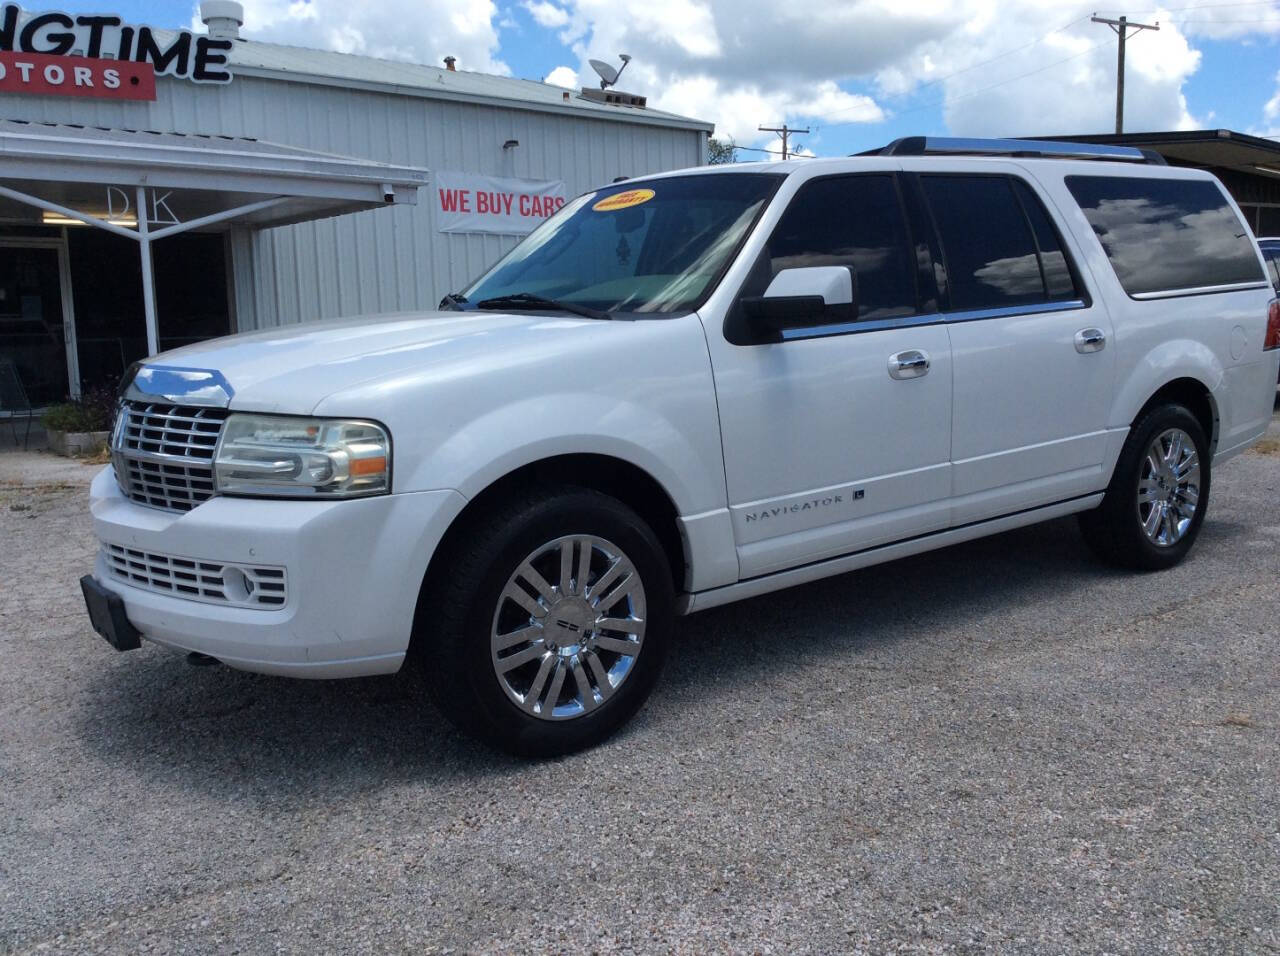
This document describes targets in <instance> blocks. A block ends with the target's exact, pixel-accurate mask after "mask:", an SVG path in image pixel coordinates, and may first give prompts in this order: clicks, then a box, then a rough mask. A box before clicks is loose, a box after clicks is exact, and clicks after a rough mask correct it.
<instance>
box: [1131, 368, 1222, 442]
mask: <svg viewBox="0 0 1280 956" xmlns="http://www.w3.org/2000/svg"><path fill="white" fill-rule="evenodd" d="M1164 402H1177V403H1178V404H1180V405H1185V406H1186V407H1187V408H1188V409H1189V410H1190V411H1191V414H1193V415H1195V417H1196V419H1197V420H1198V421H1199V422H1200V427H1201V428H1203V429H1204V433H1205V435H1207V436H1208V438H1209V449H1210V453H1212V452H1213V450H1215V449H1216V448H1217V447H1218V409H1217V406H1215V405H1214V402H1213V397H1212V396H1211V395H1210V394H1209V389H1208V388H1206V387H1205V385H1204V383H1202V382H1200V381H1197V380H1196V379H1194V378H1178V379H1174V380H1173V381H1172V382H1169V383H1168V384H1167V385H1164V386H1163V387H1161V388H1160V390H1159V391H1158V392H1156V393H1155V394H1154V395H1152V396H1151V398H1149V399H1148V400H1147V404H1145V405H1143V406H1142V411H1140V412H1138V414H1137V416H1135V418H1134V421H1137V420H1138V419H1139V418H1141V417H1142V414H1143V412H1145V411H1146V410H1147V409H1148V408H1151V407H1152V406H1153V405H1159V404H1162V403H1164Z"/></svg>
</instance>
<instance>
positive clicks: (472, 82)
mask: <svg viewBox="0 0 1280 956" xmlns="http://www.w3.org/2000/svg"><path fill="white" fill-rule="evenodd" d="M230 60H231V70H232V73H233V74H234V73H244V74H248V75H256V76H269V77H274V78H278V79H282V80H287V81H291V82H311V83H320V84H325V85H340V86H344V87H351V86H357V87H363V88H365V89H377V90H383V91H387V92H393V93H400V94H402V95H409V96H429V97H440V98H446V99H452V100H464V101H468V100H469V101H471V102H484V103H490V104H493V105H498V106H505V107H510V108H517V109H535V110H541V111H547V112H557V113H571V114H575V115H578V116H583V117H588V118H591V119H603V120H614V121H622V122H629V123H645V124H649V125H654V126H677V127H681V128H684V129H701V130H706V131H707V132H711V131H712V130H714V129H715V127H714V125H713V124H711V123H707V122H705V121H703V120H698V119H692V118H690V117H687V116H679V115H677V114H675V113H667V112H664V111H662V110H655V109H648V108H645V109H637V108H635V107H627V106H613V105H610V104H607V103H596V102H593V101H591V100H587V99H584V98H583V97H582V96H581V95H580V94H579V93H578V91H576V90H566V89H565V88H564V87H560V86H552V85H551V84H549V83H539V82H537V81H536V80H521V79H517V78H515V77H511V76H495V75H493V74H490V73H473V72H470V71H468V70H457V71H453V70H446V69H444V68H443V67H434V66H425V65H423V64H418V63H405V62H401V61H399V60H380V59H377V58H376V57H371V56H355V55H352V54H349V53H335V52H333V51H330V50H311V49H307V48H305V47H295V46H284V45H282V44H277V43H261V42H258V41H256V40H242V41H240V42H238V43H236V45H235V48H234V49H233V50H232V53H231V57H230ZM233 82H234V81H233ZM566 93H568V94H569V95H568V98H567V99H566V98H565V94H566Z"/></svg>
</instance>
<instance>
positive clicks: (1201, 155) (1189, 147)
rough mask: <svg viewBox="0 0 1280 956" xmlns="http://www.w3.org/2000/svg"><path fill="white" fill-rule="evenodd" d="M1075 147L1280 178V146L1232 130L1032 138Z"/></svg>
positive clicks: (1279, 143)
mask: <svg viewBox="0 0 1280 956" xmlns="http://www.w3.org/2000/svg"><path fill="white" fill-rule="evenodd" d="M1029 138H1031V139H1056V140H1063V141H1066V142H1071V143H1106V144H1111V145H1116V146H1136V147H1138V148H1139V149H1151V150H1155V151H1156V152H1157V153H1159V154H1160V155H1161V156H1163V157H1165V159H1168V160H1172V161H1173V162H1175V163H1179V164H1183V165H1189V166H1201V167H1205V168H1208V169H1232V170H1235V171H1237V172H1242V173H1250V174H1257V173H1263V174H1266V175H1270V176H1280V142H1276V141H1275V140H1273V139H1264V138H1262V137H1261V136H1250V135H1248V134H1247V133H1237V132H1235V131H1234V130H1229V129H1192V130H1169V131H1166V132H1158V133H1119V134H1117V133H1098V134H1091V135H1078V136H1045V137H1039V136H1036V137H1029Z"/></svg>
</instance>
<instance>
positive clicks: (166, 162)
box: [0, 120, 429, 355]
mask: <svg viewBox="0 0 1280 956" xmlns="http://www.w3.org/2000/svg"><path fill="white" fill-rule="evenodd" d="M428 175H429V174H428V172H427V170H425V169H419V168H416V167H412V166H392V165H390V164H387V163H377V162H373V161H371V160H364V159H355V158H352V157H349V156H338V155H334V154H332V153H320V152H314V151H312V150H307V149H299V148H297V147H294V146H282V145H279V144H277V143H267V142H263V141H261V140H255V139H247V138H236V137H226V136H201V135H192V134H182V133H157V132H149V131H143V130H124V129H105V128H99V127H89V126H69V125H57V124H44V123H27V122H21V121H15V120H0V219H5V220H9V221H14V220H16V221H18V222H22V221H23V220H24V219H30V221H31V222H32V223H33V224H43V225H58V224H62V225H66V224H79V223H83V224H85V225H88V226H93V227H95V228H98V229H103V230H105V231H107V232H111V233H114V234H116V235H119V236H122V237H125V238H128V239H132V240H134V241H136V242H137V243H138V244H139V248H140V251H141V259H142V281H143V302H144V304H145V308H146V321H147V344H148V352H149V354H152V355H154V354H155V353H156V352H157V351H158V347H159V332H158V324H157V320H156V315H155V291H154V289H155V283H154V278H153V276H152V266H151V243H153V242H156V241H158V240H160V239H164V238H166V237H168V236H173V235H177V234H179V233H183V232H191V231H193V230H202V231H217V230H224V229H228V228H231V227H232V226H247V227H250V228H256V229H264V228H270V227H273V226H284V225H290V224H293V223H298V222H306V221H310V220H314V219H325V218H329V217H331V216H339V215H343V214H345V213H350V212H359V211H360V210H365V209H377V208H380V207H382V206H389V205H396V204H400V203H416V202H417V201H418V189H419V187H421V186H424V185H426V183H427V180H428Z"/></svg>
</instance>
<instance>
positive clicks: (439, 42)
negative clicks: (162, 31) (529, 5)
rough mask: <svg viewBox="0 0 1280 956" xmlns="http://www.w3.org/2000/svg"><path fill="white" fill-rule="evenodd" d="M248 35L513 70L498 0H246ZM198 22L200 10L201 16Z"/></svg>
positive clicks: (465, 66) (489, 70) (483, 68)
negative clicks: (505, 56)
mask: <svg viewBox="0 0 1280 956" xmlns="http://www.w3.org/2000/svg"><path fill="white" fill-rule="evenodd" d="M244 8H245V11H244V13H245V15H244V20H245V23H244V31H243V32H244V35H245V36H246V37H248V38H250V39H253V40H267V41H270V42H273V43H286V44H289V45H291V46H306V47H316V48H319V49H324V50H337V51H338V52H340V53H359V54H363V55H365V56H376V57H382V58H384V59H389V60H408V61H412V62H415V63H429V64H435V65H439V64H440V63H441V62H442V61H443V59H444V58H445V57H446V56H456V57H457V58H458V68H459V69H463V70H477V71H481V72H486V73H499V74H508V73H510V72H511V71H510V70H509V69H508V68H507V65H506V64H505V63H503V62H502V60H501V59H500V58H499V57H498V31H497V27H496V25H495V22H496V20H497V19H498V8H497V5H496V4H495V3H494V0H379V2H377V3H352V2H350V0H244ZM196 26H197V28H199V29H203V28H202V27H201V26H200V25H199V18H198V17H197V18H196Z"/></svg>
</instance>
